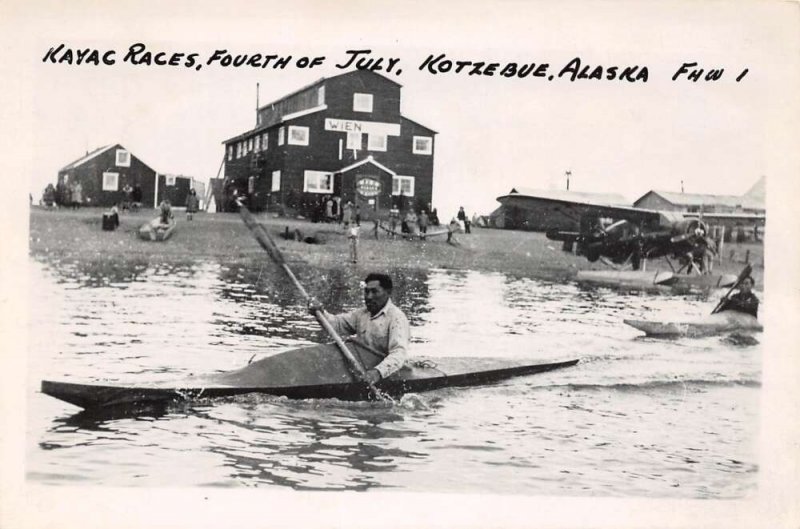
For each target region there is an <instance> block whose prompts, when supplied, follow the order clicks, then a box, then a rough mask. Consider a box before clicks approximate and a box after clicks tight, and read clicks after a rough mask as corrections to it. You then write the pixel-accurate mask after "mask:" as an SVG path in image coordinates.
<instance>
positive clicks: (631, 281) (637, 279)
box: [576, 270, 675, 288]
mask: <svg viewBox="0 0 800 529" xmlns="http://www.w3.org/2000/svg"><path fill="white" fill-rule="evenodd" d="M576 279H577V280H578V281H579V282H582V283H599V284H603V285H613V286H624V287H642V288H646V287H652V286H659V285H670V284H672V283H673V282H674V281H675V274H673V273H672V272H664V271H659V270H657V271H648V270H581V271H579V272H578V274H577V276H576Z"/></svg>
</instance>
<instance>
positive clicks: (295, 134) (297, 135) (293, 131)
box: [289, 125, 308, 145]
mask: <svg viewBox="0 0 800 529" xmlns="http://www.w3.org/2000/svg"><path fill="white" fill-rule="evenodd" d="M289 145H308V127H298V126H295V125H291V126H290V127H289Z"/></svg>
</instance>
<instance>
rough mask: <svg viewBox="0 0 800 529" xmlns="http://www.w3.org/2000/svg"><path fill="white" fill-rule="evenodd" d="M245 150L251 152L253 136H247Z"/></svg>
mask: <svg viewBox="0 0 800 529" xmlns="http://www.w3.org/2000/svg"><path fill="white" fill-rule="evenodd" d="M247 152H248V153H250V152H253V138H247Z"/></svg>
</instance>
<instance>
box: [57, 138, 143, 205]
mask: <svg viewBox="0 0 800 529" xmlns="http://www.w3.org/2000/svg"><path fill="white" fill-rule="evenodd" d="M120 148H121V147H120V146H116V147H113V148H111V149H109V150H107V151H105V152H103V153H101V154H99V155H97V156H95V157H94V158H92V159H91V160H89V161H87V162H86V163H83V164H81V165H79V166H78V167H75V168H72V169H69V170H67V171H61V172H60V173H59V175H58V180H59V182H63V180H64V176H65V175H69V181H70V182H72V181H79V182H80V183H81V191H82V197H83V205H84V206H97V207H111V206H113V205H115V204H117V203H120V202H122V201H123V200H124V198H125V193H124V192H123V191H122V190H123V189H124V187H125V185H126V184H130V186H131V187H133V186H134V185H136V184H137V183H138V184H139V185H140V186H141V188H142V204H143V206H144V207H152V206H153V192H154V189H153V185H154V182H155V171H153V170H152V169H151V168H150V167H148V166H147V165H146V164H144V163H143V162H142V161H141V160H139V159H138V158H136V157H135V156H133V154H132V153H131V154H130V159H131V164H130V167H118V166H117V165H116V152H117V150H118V149H120ZM126 150H127V149H126ZM128 153H130V151H128ZM104 172H113V173H119V180H118V187H117V191H103V173H104Z"/></svg>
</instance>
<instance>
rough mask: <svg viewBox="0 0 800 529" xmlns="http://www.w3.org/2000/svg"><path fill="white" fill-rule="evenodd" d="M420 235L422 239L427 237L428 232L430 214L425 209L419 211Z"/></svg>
mask: <svg viewBox="0 0 800 529" xmlns="http://www.w3.org/2000/svg"><path fill="white" fill-rule="evenodd" d="M418 221H419V236H420V238H421V239H424V238H425V235H426V234H427V233H428V214H427V213H425V210H424V209H423V210H422V211H420V212H419V219H418Z"/></svg>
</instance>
